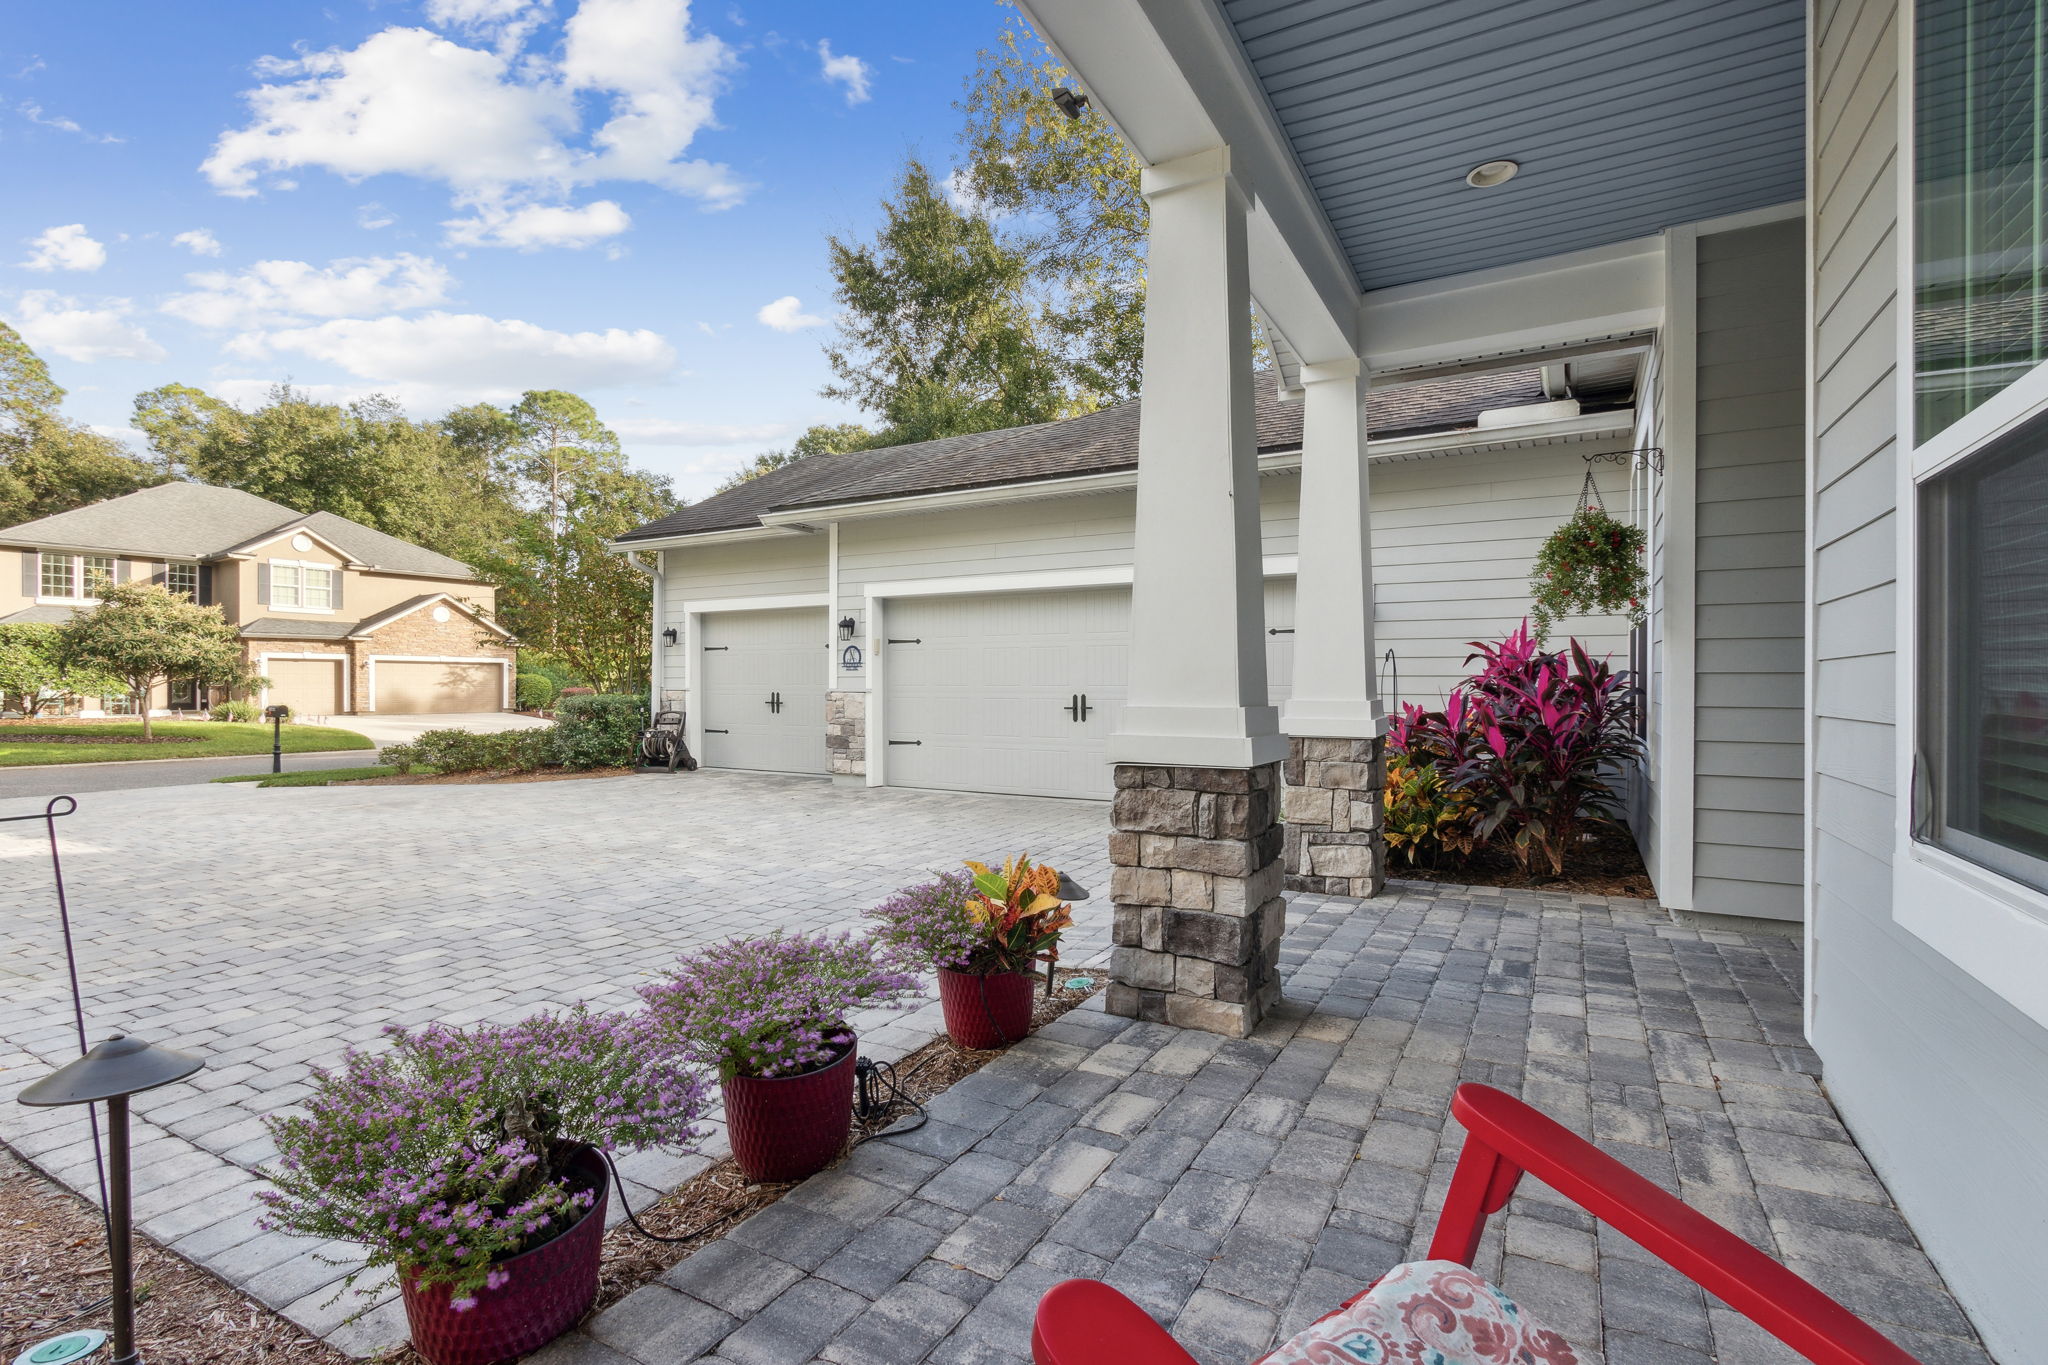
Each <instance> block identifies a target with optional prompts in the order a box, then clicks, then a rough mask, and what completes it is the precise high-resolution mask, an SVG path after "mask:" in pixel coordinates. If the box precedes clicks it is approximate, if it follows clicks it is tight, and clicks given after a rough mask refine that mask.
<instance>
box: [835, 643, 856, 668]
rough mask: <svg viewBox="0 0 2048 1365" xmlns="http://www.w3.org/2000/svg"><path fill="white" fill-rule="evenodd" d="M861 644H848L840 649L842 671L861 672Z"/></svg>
mask: <svg viewBox="0 0 2048 1365" xmlns="http://www.w3.org/2000/svg"><path fill="white" fill-rule="evenodd" d="M860 659H861V654H860V646H859V645H848V646H847V647H846V648H845V649H842V650H840V651H839V669H840V671H841V672H842V673H858V672H860Z"/></svg>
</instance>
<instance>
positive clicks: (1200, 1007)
mask: <svg viewBox="0 0 2048 1365" xmlns="http://www.w3.org/2000/svg"><path fill="white" fill-rule="evenodd" d="M1144 191H1145V196H1146V198H1147V200H1148V201H1149V202H1150V204H1151V206H1152V227H1151V242H1150V247H1149V253H1148V258H1147V265H1146V274H1147V281H1146V298H1145V376H1144V386H1143V388H1144V392H1143V397H1144V408H1143V415H1142V417H1141V420H1140V426H1139V431H1138V512H1137V547H1136V574H1135V581H1134V586H1133V588H1132V599H1131V618H1132V631H1131V633H1132V649H1131V666H1130V684H1129V691H1128V694H1127V695H1128V701H1127V703H1126V705H1125V708H1124V712H1123V718H1122V723H1121V724H1120V725H1119V727H1118V729H1117V733H1116V734H1115V735H1114V736H1113V737H1112V738H1111V740H1110V742H1109V754H1110V758H1111V760H1112V761H1113V762H1114V763H1115V764H1116V765H1117V768H1116V786H1117V794H1116V802H1115V804H1114V806H1113V807H1112V813H1111V819H1112V823H1113V825H1114V827H1115V832H1114V833H1112V835H1111V836H1110V861H1111V863H1112V864H1113V866H1114V872H1113V873H1112V877H1111V882H1110V896H1111V899H1112V900H1113V901H1114V902H1115V920H1114V937H1115V942H1116V945H1117V946H1116V951H1115V954H1114V957H1113V962H1112V967H1111V974H1112V977H1113V983H1112V984H1111V986H1110V988H1109V992H1108V998H1107V1001H1106V1002H1105V1003H1106V1005H1107V1008H1108V1009H1109V1010H1110V1011H1111V1012H1112V1013H1115V1014H1120V1015H1125V1016H1127V1017H1132V1018H1139V1019H1156V1020H1164V1021H1167V1022H1169V1023H1173V1024H1178V1025H1181V1026H1183V1027H1189V1028H1203V1029H1209V1030H1211V1031H1213V1032H1218V1033H1226V1034H1230V1035H1233V1036H1237V1037H1242V1036H1244V1035H1246V1034H1248V1033H1250V1032H1251V1030H1252V1029H1253V1028H1254V1027H1256V1026H1257V1024H1258V1022H1259V1019H1260V1017H1261V1015H1263V1014H1264V1012H1265V1010H1266V1008H1267V1007H1268V1006H1269V1005H1270V1004H1271V1003H1272V1001H1273V1000H1275V999H1276V998H1278V996H1279V991H1280V982H1279V971H1278V965H1279V954H1280V933H1281V930H1282V928H1283V927H1284V925H1285V920H1286V902H1285V901H1284V900H1283V899H1282V898H1281V881H1282V872H1281V866H1280V853H1281V843H1282V835H1281V831H1280V827H1279V823H1278V819H1279V795H1280V772H1279V768H1280V764H1279V760H1280V759H1281V758H1283V757H1285V755H1286V741H1285V740H1284V739H1282V737H1281V735H1280V732H1279V715H1278V713H1277V711H1276V710H1275V708H1273V707H1272V706H1270V705H1268V704H1267V702H1266V656H1265V637H1264V626H1265V597H1264V581H1263V577H1262V566H1261V544H1260V528H1259V490H1258V452H1257V445H1256V436H1255V430H1254V423H1253V412H1252V382H1251V295H1250V290H1249V288H1248V285H1247V282H1246V261H1245V211H1246V206H1247V201H1248V199H1249V198H1250V191H1249V189H1248V188H1247V187H1246V186H1244V185H1243V184H1242V183H1240V180H1239V178H1238V177H1237V176H1236V175H1234V174H1233V172H1232V167H1231V158H1230V151H1229V149H1228V148H1224V147H1219V148H1215V149H1212V150H1210V151H1206V152H1199V153H1196V154H1194V155H1192V156H1187V157H1182V158H1180V159H1178V160H1175V161H1171V162H1167V163H1164V164H1162V165H1158V166H1154V167H1152V168H1150V169H1149V170H1147V171H1146V172H1145V176H1144Z"/></svg>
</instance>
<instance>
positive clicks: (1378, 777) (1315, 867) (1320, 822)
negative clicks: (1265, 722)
mask: <svg viewBox="0 0 2048 1365" xmlns="http://www.w3.org/2000/svg"><path fill="white" fill-rule="evenodd" d="M1385 743H1386V741H1385V740H1383V739H1290V740H1289V741H1288V754H1287V790H1286V792H1285V794H1284V795H1283V797H1282V799H1281V809H1282V810H1283V811H1284V812H1285V814H1286V816H1287V838H1286V855H1285V856H1286V863H1287V889H1288V890H1289V891H1314V892H1321V893H1322V894H1324V895H1330V896H1358V897H1361V898H1363V897H1368V896H1377V895H1378V894H1379V893H1380V892H1381V891H1383V890H1385V889H1386V885H1387V836H1386V830H1385V819H1384V816H1385V807H1384V806H1383V805H1382V804H1381V802H1382V794H1383V793H1384V792H1385V790H1386V785H1387V765H1386V758H1385V753H1384V746H1385Z"/></svg>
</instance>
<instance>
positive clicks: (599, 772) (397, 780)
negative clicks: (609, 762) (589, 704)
mask: <svg viewBox="0 0 2048 1365" xmlns="http://www.w3.org/2000/svg"><path fill="white" fill-rule="evenodd" d="M635 771H637V770H636V769H633V768H578V769H577V770H576V771H574V772H567V771H551V772H538V773H514V772H492V773H397V774H394V775H392V776H390V777H359V778H357V779H356V780H355V781H353V782H333V783H330V784H328V785H330V786H335V787H478V786H487V785H491V784H494V783H499V782H575V781H579V780H581V779H583V778H586V777H627V776H630V775H631V774H632V773H634V772H635Z"/></svg>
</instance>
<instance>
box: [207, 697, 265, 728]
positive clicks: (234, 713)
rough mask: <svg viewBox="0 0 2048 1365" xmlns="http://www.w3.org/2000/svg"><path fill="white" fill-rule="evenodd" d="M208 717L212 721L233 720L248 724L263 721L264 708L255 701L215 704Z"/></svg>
mask: <svg viewBox="0 0 2048 1365" xmlns="http://www.w3.org/2000/svg"><path fill="white" fill-rule="evenodd" d="M208 717H209V719H212V720H233V721H242V722H244V723H247V722H249V721H252V720H262V719H263V708H262V707H260V706H258V705H257V704H256V703H255V702H253V701H222V702H215V703H214V705H213V710H212V711H211V712H209V713H208Z"/></svg>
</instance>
